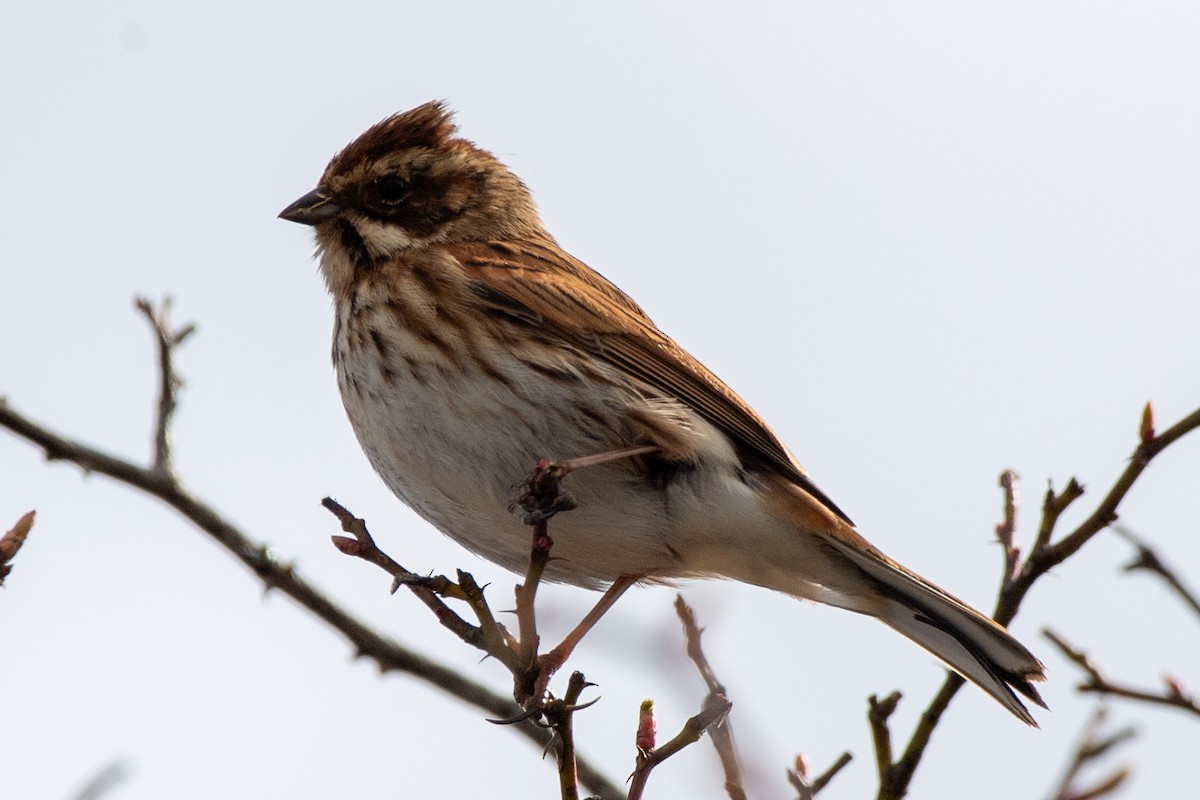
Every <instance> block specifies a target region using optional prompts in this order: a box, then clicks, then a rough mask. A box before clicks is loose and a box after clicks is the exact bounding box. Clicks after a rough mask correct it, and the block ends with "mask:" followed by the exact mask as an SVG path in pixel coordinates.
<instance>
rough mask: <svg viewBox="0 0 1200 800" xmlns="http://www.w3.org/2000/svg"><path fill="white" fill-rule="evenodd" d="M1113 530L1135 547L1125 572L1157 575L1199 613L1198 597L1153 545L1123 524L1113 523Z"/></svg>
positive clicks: (1199, 601)
mask: <svg viewBox="0 0 1200 800" xmlns="http://www.w3.org/2000/svg"><path fill="white" fill-rule="evenodd" d="M1113 530H1114V531H1116V532H1117V534H1118V535H1119V536H1120V537H1121V538H1123V539H1125V540H1126V541H1127V542H1129V543H1130V544H1132V545H1133V546H1134V547H1136V548H1137V556H1136V557H1135V558H1134V559H1133V561H1131V562H1129V563H1128V564H1126V565H1125V571H1126V572H1134V571H1135V570H1139V569H1141V570H1146V571H1147V572H1153V573H1154V574H1155V575H1158V576H1159V577H1160V578H1162V579H1163V580H1164V581H1166V582H1167V585H1168V586H1170V587H1171V588H1172V589H1173V590H1174V591H1175V593H1176V594H1178V595H1179V596H1180V597H1181V598H1183V602H1184V603H1186V604H1187V605H1188V607H1189V608H1191V609H1192V611H1195V612H1196V613H1197V614H1200V599H1197V597H1196V595H1195V593H1193V592H1192V591H1191V590H1190V589H1188V588H1187V587H1186V586H1184V584H1183V581H1182V580H1181V579H1180V577H1179V575H1178V574H1177V573H1176V572H1175V570H1173V569H1171V568H1170V567H1168V566H1167V564H1166V562H1165V561H1163V560H1162V558H1161V557H1159V555H1158V553H1157V552H1156V551H1155V550H1154V548H1153V547H1151V546H1150V545H1149V543H1147V542H1146V541H1145V540H1144V539H1141V538H1140V537H1138V536H1137V535H1136V534H1134V532H1133V531H1132V530H1130V529H1129V528H1128V527H1127V526H1125V525H1114V526H1113Z"/></svg>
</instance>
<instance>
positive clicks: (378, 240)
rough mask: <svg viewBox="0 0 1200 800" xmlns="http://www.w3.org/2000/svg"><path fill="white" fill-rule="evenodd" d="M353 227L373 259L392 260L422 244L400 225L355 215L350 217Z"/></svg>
mask: <svg viewBox="0 0 1200 800" xmlns="http://www.w3.org/2000/svg"><path fill="white" fill-rule="evenodd" d="M348 219H349V222H350V224H351V225H353V226H354V229H355V230H356V231H358V235H359V236H360V237H361V238H362V240H363V244H365V245H366V246H367V252H368V253H370V254H371V257H372V258H391V257H392V256H393V255H395V254H396V253H399V252H401V251H403V250H410V249H412V248H413V247H415V246H416V245H417V244H418V243H420V240H419V239H414V238H413V237H411V236H409V235H408V234H407V233H406V232H405V231H404V229H403V228H401V227H400V226H399V225H392V224H389V223H387V222H380V221H378V220H374V219H370V218H368V217H363V216H360V215H358V214H355V215H353V216H351V217H348Z"/></svg>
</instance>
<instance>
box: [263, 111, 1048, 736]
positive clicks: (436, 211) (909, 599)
mask: <svg viewBox="0 0 1200 800" xmlns="http://www.w3.org/2000/svg"><path fill="white" fill-rule="evenodd" d="M456 133H457V128H456V126H455V125H454V123H453V122H452V121H451V116H450V112H449V111H448V110H447V108H446V107H445V106H444V105H443V104H441V103H427V104H425V105H423V106H419V107H418V108H414V109H412V110H410V111H406V112H404V113H401V114H397V115H395V116H392V117H389V118H387V119H385V120H383V121H382V122H380V123H379V124H377V125H375V126H374V127H373V128H371V129H370V130H368V131H367V132H366V133H364V134H363V135H362V136H360V137H359V138H358V139H356V140H355V141H354V142H352V143H351V144H350V145H349V146H348V147H346V148H345V149H344V150H342V152H340V153H338V154H337V155H336V156H334V158H333V160H332V161H331V162H330V163H329V166H328V167H327V168H326V169H325V174H324V175H322V176H321V180H320V182H319V183H318V184H317V188H316V189H315V190H314V191H312V192H310V193H309V194H306V195H305V196H304V197H302V198H300V199H299V200H297V201H296V202H295V203H292V204H291V205H290V206H288V207H287V208H286V209H284V211H283V212H282V213H281V214H280V216H281V217H282V218H284V219H286V220H291V221H293V222H299V223H303V224H305V225H312V226H313V227H314V228H315V231H316V240H317V248H318V252H319V256H320V262H321V272H322V274H323V275H324V277H325V281H326V284H327V285H328V288H329V292H330V293H331V294H332V295H333V301H334V309H335V310H334V315H335V319H334V333H333V363H334V366H335V368H336V371H337V380H338V386H339V388H340V389H341V394H342V401H343V403H344V404H345V407H346V413H347V414H348V415H349V418H350V422H351V423H352V424H353V426H354V430H355V433H356V434H357V436H358V440H359V443H360V444H361V445H362V448H363V450H364V451H365V452H366V454H367V457H368V458H369V459H370V460H371V463H372V464H373V465H374V467H375V469H376V470H377V471H378V472H379V474H380V476H382V478H383V480H384V481H385V482H386V483H387V485H388V486H389V487H390V488H391V489H392V491H393V492H395V493H396V495H397V496H398V497H399V498H400V499H401V500H403V501H404V502H405V503H407V504H408V505H409V506H411V507H412V508H413V509H414V510H415V511H416V512H417V513H418V514H420V515H421V516H423V517H424V518H425V519H427V520H428V521H429V522H431V523H432V524H433V525H435V526H436V527H437V528H439V529H440V530H441V531H442V532H444V533H445V534H447V535H448V536H450V537H451V538H453V539H454V540H456V541H458V542H459V543H460V544H462V545H463V546H465V547H467V548H468V549H470V550H473V551H474V552H476V553H479V554H480V555H482V556H484V557H485V558H488V559H490V560H491V561H494V562H495V563H497V564H500V565H501V566H504V567H507V568H508V569H511V570H514V571H520V570H522V569H523V568H524V566H525V564H526V562H527V560H528V554H529V533H528V529H527V528H526V527H525V525H524V524H523V523H522V522H521V521H520V520H518V519H517V518H516V517H514V516H513V515H511V514H510V513H509V512H508V510H507V508H508V506H509V503H510V499H511V496H512V493H513V490H514V487H516V486H517V485H519V484H521V483H522V482H523V480H524V479H525V478H526V477H527V475H528V473H529V471H530V469H531V466H532V465H533V464H535V463H536V462H537V461H538V459H539V458H542V457H549V458H556V459H567V458H572V457H578V456H588V455H593V454H601V453H610V452H616V451H621V450H625V449H629V448H634V447H639V446H644V447H651V448H653V452H651V453H647V454H642V455H639V456H635V457H626V458H619V459H613V460H610V461H608V462H606V463H603V464H600V465H597V466H592V467H589V468H587V469H583V470H579V471H578V472H575V473H573V474H572V475H571V477H570V479H569V481H568V483H569V488H570V491H571V493H572V494H573V495H574V497H575V499H576V501H577V503H578V506H577V508H576V509H575V510H573V511H571V512H570V513H569V514H562V515H560V516H558V517H556V518H555V520H554V523H553V527H552V530H553V536H554V542H555V544H554V556H555V558H554V559H552V560H551V562H550V565H549V567H548V569H547V571H546V577H547V578H548V579H550V580H556V581H562V582H566V583H572V584H576V585H579V586H586V587H591V588H597V587H601V586H604V585H606V584H615V585H621V586H624V585H628V584H630V583H634V582H638V581H651V582H653V581H669V580H671V579H675V578H690V577H726V578H733V579H735V580H739V581H744V582H746V583H751V584H756V585H758V586H765V587H767V588H769V589H775V590H777V591H780V592H785V593H787V594H790V595H793V596H795V597H799V598H804V599H808V600H815V601H818V602H822V603H828V604H830V605H834V606H838V607H841V608H845V609H849V610H850V611H856V612H858V613H860V614H867V615H869V616H872V617H876V618H878V619H880V620H882V621H883V622H884V623H886V624H887V625H890V626H891V627H892V628H895V629H896V630H897V631H899V632H900V633H902V634H904V635H905V636H907V637H908V638H910V639H912V640H913V641H915V642H916V643H917V644H919V645H921V646H922V647H924V648H925V649H926V650H928V651H930V652H931V653H933V654H934V655H936V656H937V657H938V658H940V659H942V660H943V661H944V662H946V663H947V664H948V665H949V666H950V667H951V668H952V669H954V670H956V671H957V672H958V673H959V674H961V675H963V676H964V677H966V678H967V679H969V680H971V681H972V682H974V683H975V684H976V685H978V686H979V687H980V688H982V689H983V690H984V691H985V692H987V693H988V694H990V695H991V696H992V697H994V698H996V699H997V700H998V701H999V702H1000V703H1001V704H1002V705H1003V706H1004V707H1005V708H1007V709H1008V710H1009V711H1011V712H1012V713H1013V714H1015V715H1016V716H1017V717H1019V718H1020V719H1022V720H1024V721H1025V722H1027V723H1029V724H1034V722H1033V718H1032V717H1031V716H1030V714H1029V712H1028V711H1027V710H1026V708H1025V706H1024V705H1022V703H1021V701H1020V700H1019V699H1018V698H1017V696H1016V694H1015V693H1014V691H1013V690H1014V689H1015V690H1016V692H1020V693H1021V694H1023V695H1025V696H1026V697H1027V698H1029V699H1030V700H1032V701H1033V702H1035V703H1037V704H1039V705H1044V704H1043V703H1042V701H1041V698H1039V697H1038V694H1037V691H1036V689H1035V688H1034V687H1033V685H1032V683H1031V681H1037V680H1041V679H1042V678H1043V667H1042V664H1041V663H1040V662H1039V661H1038V660H1037V659H1036V658H1035V657H1034V656H1033V655H1032V654H1031V653H1030V652H1029V651H1028V650H1027V649H1025V647H1024V646H1022V645H1021V644H1020V643H1019V642H1018V641H1017V640H1016V639H1014V638H1013V637H1012V636H1011V635H1009V633H1008V632H1007V631H1006V630H1005V629H1004V628H1002V627H1001V626H1000V625H997V624H996V623H995V622H993V621H992V620H990V619H988V618H987V617H985V616H984V615H982V614H980V613H979V612H977V611H975V610H974V609H972V608H971V607H969V606H967V605H966V604H965V603H963V602H962V601H960V600H958V599H956V598H955V597H953V596H952V595H950V594H948V593H947V592H945V591H943V590H942V589H940V588H938V587H937V586H934V585H933V584H932V583H930V582H928V581H926V580H925V579H923V578H921V577H920V576H919V575H916V574H915V573H913V572H910V571H909V570H907V569H905V568H904V567H902V566H901V565H899V564H897V563H896V562H895V561H892V560H891V559H889V558H888V557H887V556H885V555H884V554H883V553H881V552H880V551H879V550H877V549H876V548H875V547H873V546H872V545H871V544H870V543H869V542H867V540H866V539H864V538H863V537H862V536H860V535H859V533H858V532H857V531H856V530H855V528H854V525H853V523H851V521H850V519H849V518H848V517H847V516H846V514H844V513H843V512H842V510H841V509H839V508H838V507H837V506H836V505H834V503H833V501H831V500H830V499H829V498H828V497H826V496H825V494H824V493H823V492H822V491H821V490H820V489H818V488H817V486H816V485H815V484H814V483H813V482H812V480H810V479H809V477H808V475H807V473H805V471H804V469H803V468H802V467H801V466H800V464H799V463H798V462H797V461H796V459H795V458H794V457H793V456H792V454H791V453H790V452H789V451H788V449H787V448H786V447H784V445H783V444H782V443H781V442H780V441H779V439H778V438H776V436H775V434H774V433H772V432H771V429H770V428H768V427H767V424H766V423H765V422H763V420H762V419H760V418H759V416H758V414H756V413H755V412H754V410H753V409H751V408H750V406H748V405H747V404H746V403H745V401H743V400H742V399H741V398H740V397H738V396H737V395H736V394H734V393H733V391H732V390H731V389H729V387H727V386H726V385H725V384H724V383H722V382H721V380H720V379H719V378H717V377H716V376H715V375H713V374H712V373H711V372H709V371H708V370H707V369H706V368H705V367H704V366H703V365H702V364H700V362H698V361H697V360H696V359H695V358H693V357H692V356H691V355H689V354H688V352H687V351H685V350H684V349H683V348H681V347H680V346H679V345H677V344H676V343H675V342H674V341H672V340H671V339H670V338H669V337H668V336H667V335H666V334H664V333H663V332H662V331H660V330H659V329H658V328H657V327H656V326H655V325H654V323H653V322H651V321H650V318H649V317H648V316H646V314H645V313H644V312H643V311H642V309H641V308H639V307H638V305H637V304H636V303H634V302H633V300H631V299H630V298H629V297H627V296H626V295H625V294H624V293H623V292H622V291H621V290H620V289H618V288H617V287H616V286H613V285H612V284H611V283H609V282H608V281H607V280H605V279H604V278H603V277H601V276H600V275H599V274H598V273H596V272H594V271H593V270H591V269H590V268H589V267H587V266H586V265H585V264H583V263H582V262H580V261H578V260H576V259H574V258H572V257H571V256H570V255H569V254H568V253H566V252H565V251H564V250H563V249H562V248H561V247H559V245H558V243H557V242H556V241H555V240H554V237H552V236H551V235H550V234H549V233H547V232H546V229H545V228H544V227H543V226H542V221H541V219H540V218H539V217H538V213H537V210H536V208H535V207H534V204H533V200H532V198H531V197H530V193H529V190H528V189H526V187H525V185H524V184H523V183H522V182H521V180H520V179H519V178H517V176H516V175H514V174H513V173H512V172H510V171H509V170H508V169H507V168H506V167H505V166H504V165H503V164H501V163H500V162H499V161H498V160H497V159H496V158H495V157H494V156H493V155H492V154H491V153H488V152H486V151H484V150H481V149H479V148H478V147H476V146H475V145H474V144H472V143H471V142H468V141H466V140H465V139H462V138H458V137H457V136H456Z"/></svg>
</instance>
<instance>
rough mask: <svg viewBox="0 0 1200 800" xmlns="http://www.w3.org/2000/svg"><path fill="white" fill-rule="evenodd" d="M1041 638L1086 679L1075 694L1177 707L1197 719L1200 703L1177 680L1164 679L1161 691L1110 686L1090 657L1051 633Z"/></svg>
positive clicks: (1114, 684) (1199, 713)
mask: <svg viewBox="0 0 1200 800" xmlns="http://www.w3.org/2000/svg"><path fill="white" fill-rule="evenodd" d="M1042 635H1044V636H1045V637H1046V638H1047V639H1049V640H1050V641H1051V642H1053V643H1054V646H1055V647H1057V648H1058V649H1059V651H1060V652H1062V654H1063V655H1064V656H1066V658H1067V659H1068V660H1069V661H1071V662H1072V663H1073V664H1075V665H1076V666H1078V667H1079V668H1080V669H1081V670H1083V672H1084V674H1085V675H1086V676H1087V680H1085V681H1084V682H1083V683H1081V684H1079V685H1078V686H1076V687H1075V689H1076V691H1079V692H1087V693H1092V694H1099V695H1108V696H1110V697H1123V698H1125V699H1127V700H1138V701H1141V702H1143V703H1151V704H1154V705H1161V706H1167V707H1168V708H1178V709H1180V710H1181V711H1187V712H1189V713H1192V714H1195V715H1196V716H1200V701H1197V699H1196V698H1195V697H1194V696H1193V695H1191V694H1190V693H1188V692H1187V691H1186V690H1185V689H1184V688H1183V685H1182V684H1181V683H1180V682H1179V681H1178V680H1176V679H1174V678H1171V677H1167V678H1165V679H1164V681H1163V682H1164V683H1165V684H1166V688H1165V689H1164V690H1163V691H1161V692H1152V691H1147V690H1145V689H1137V688H1134V687H1131V686H1125V685H1122V684H1119V683H1114V682H1113V681H1111V680H1109V679H1108V678H1106V677H1105V676H1104V674H1103V673H1102V672H1100V668H1099V667H1097V666H1096V663H1095V662H1094V661H1093V660H1092V658H1091V656H1089V655H1088V654H1087V653H1085V652H1084V651H1083V650H1080V649H1079V648H1077V647H1075V646H1073V645H1071V644H1070V643H1068V642H1067V641H1066V640H1065V639H1063V638H1062V637H1061V636H1059V635H1058V634H1057V633H1055V632H1054V631H1051V630H1048V629H1047V630H1043V631H1042Z"/></svg>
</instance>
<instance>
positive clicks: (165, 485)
mask: <svg viewBox="0 0 1200 800" xmlns="http://www.w3.org/2000/svg"><path fill="white" fill-rule="evenodd" d="M138 307H139V310H141V304H140V303H139V306H138ZM151 312H152V313H150V314H148V316H149V317H152V318H153V319H158V320H163V319H165V317H163V316H162V314H161V312H157V311H153V309H152V308H151ZM143 313H146V312H143ZM155 330H156V334H157V333H158V325H157V324H156V326H155ZM162 330H163V331H164V332H167V331H168V329H167V327H166V326H165V324H164V325H163V326H162ZM189 332H190V330H189V328H188V327H185V328H183V329H181V330H180V331H176V332H175V333H174V334H169V333H168V335H164V336H160V338H159V341H160V343H161V344H163V346H164V347H165V348H166V351H167V352H166V354H165V355H164V354H163V353H162V352H161V351H160V359H159V367H160V370H163V369H164V368H166V370H167V371H166V372H163V373H162V374H160V376H159V377H160V389H161V388H162V387H169V392H168V393H167V394H168V395H169V398H170V399H169V402H167V401H164V399H163V396H162V395H161V394H160V398H159V413H158V418H157V421H156V425H155V436H154V439H155V456H154V458H153V461H152V464H151V466H149V467H144V466H140V465H137V464H134V463H132V462H130V461H128V460H126V459H123V458H120V457H117V456H114V455H111V454H108V453H105V452H103V451H101V450H99V449H97V448H93V447H89V446H87V445H84V444H82V443H80V442H78V441H76V440H74V439H70V438H67V437H64V436H62V435H60V434H58V433H55V432H53V431H51V430H49V429H48V428H46V427H45V426H43V425H41V424H39V423H37V422H35V421H34V420H32V419H31V418H30V417H28V416H26V415H24V414H22V413H20V412H18V411H16V410H15V409H14V408H12V406H11V405H9V404H8V402H7V400H5V399H3V398H0V427H3V428H6V429H8V430H9V431H12V432H13V433H14V434H16V435H17V436H19V437H21V438H23V439H25V440H27V441H29V442H31V443H32V444H34V445H35V446H37V447H39V448H40V449H41V450H42V451H43V452H44V453H45V456H46V459H47V460H49V461H66V462H69V463H72V464H74V465H76V466H78V467H79V468H81V469H82V470H84V471H85V472H94V473H99V474H101V475H105V476H107V477H110V478H112V479H114V480H116V481H118V482H120V483H124V484H126V485H128V486H131V487H133V488H135V489H138V490H139V491H142V492H144V493H146V494H149V495H152V496H154V497H157V498H158V499H159V500H161V501H162V502H163V503H165V504H167V505H168V506H170V507H172V508H174V509H175V510H176V511H178V512H179V513H180V514H182V515H183V516H184V517H185V518H186V519H188V520H189V521H190V522H192V523H193V524H194V525H196V527H198V528H199V529H200V530H202V531H204V532H205V533H206V534H208V535H209V536H210V537H212V538H213V539H214V540H215V541H217V542H218V543H219V544H220V545H221V546H223V547H224V548H225V549H227V550H228V551H229V552H230V553H232V554H233V555H234V557H235V558H237V559H238V560H239V561H241V562H242V563H243V564H245V565H246V566H247V567H248V568H249V569H250V570H251V571H252V572H253V573H254V574H255V575H257V576H258V578H259V579H260V580H262V581H263V583H264V584H265V585H266V586H267V587H268V588H270V589H277V590H279V591H280V592H282V593H284V594H286V595H287V596H288V597H291V598H292V599H293V600H295V601H296V602H297V603H298V604H299V605H300V606H302V607H303V608H305V609H306V610H308V611H309V612H311V613H312V614H313V615H314V616H316V617H318V618H319V619H321V620H322V621H324V622H325V623H326V624H328V625H329V626H330V627H332V628H333V629H335V630H336V631H338V632H339V633H341V634H342V635H343V636H344V637H345V638H346V639H347V640H348V641H349V642H350V643H351V645H352V646H353V647H354V649H355V652H356V653H357V654H358V655H359V656H360V657H367V658H370V659H372V660H374V661H375V662H376V663H377V664H378V665H379V668H380V669H381V670H383V671H398V672H405V673H408V674H410V675H413V676H414V677H417V678H419V679H421V680H423V681H425V682H427V683H429V684H431V685H433V686H436V687H438V688H439V689H442V690H443V691H445V692H447V693H448V694H450V695H452V696H453V697H456V698H458V699H459V700H462V701H463V702H466V703H469V704H471V705H473V706H475V707H477V708H480V709H482V710H484V711H485V712H487V713H489V714H491V715H493V716H497V717H505V716H510V715H512V714H513V713H514V711H515V706H514V705H513V704H512V702H511V701H509V700H506V699H504V698H503V697H501V696H500V695H498V694H495V693H494V692H492V691H490V690H489V689H487V688H485V687H484V686H482V685H480V684H478V683H476V682H474V681H472V680H470V679H469V678H467V677H465V676H463V675H462V674H460V673H458V672H457V671H455V670H453V669H451V668H449V667H447V666H445V665H443V664H440V663H438V662H436V661H434V660H432V659H430V658H428V657H427V656H424V655H421V654H420V653H418V652H415V651H413V650H410V649H408V648H406V647H404V646H402V645H400V644H399V643H397V642H395V641H393V640H391V639H388V638H385V637H383V636H381V635H380V634H378V633H376V632H375V631H374V630H372V629H371V628H370V627H369V626H367V625H366V624H365V623H363V622H362V621H360V620H359V619H358V618H356V617H355V616H353V615H352V614H350V613H349V612H348V611H346V610H345V609H343V608H342V607H341V606H339V605H338V604H336V603H335V602H334V601H332V600H331V599H329V598H328V597H326V596H325V595H324V594H323V593H322V592H320V591H319V590H318V589H316V588H315V587H314V586H313V585H312V584H310V583H309V582H308V581H306V580H305V579H303V578H301V577H300V576H299V575H298V574H297V573H296V571H295V569H294V568H293V567H292V566H291V565H290V564H287V563H284V562H280V561H278V560H277V559H276V558H275V557H274V556H272V555H271V552H270V550H269V549H268V548H267V547H266V546H265V545H262V544H259V543H257V542H254V541H253V540H251V539H250V538H249V537H248V536H247V535H246V534H245V533H243V532H242V531H241V530H240V529H239V528H238V527H237V526H235V525H234V524H233V523H232V522H229V521H228V520H226V519H225V518H224V517H223V516H221V515H220V514H219V513H218V512H217V511H216V510H214V509H213V508H212V507H211V506H209V505H207V504H206V503H204V502H203V501H201V500H200V499H199V498H197V497H195V496H194V495H193V494H191V492H189V491H188V490H187V489H185V488H184V487H183V485H182V484H181V483H180V482H179V481H178V479H177V478H176V477H175V476H174V474H173V471H172V470H171V463H172V462H171V451H170V422H171V417H172V414H173V412H174V410H175V399H174V393H175V391H176V389H177V388H178V384H177V383H175V382H174V381H175V380H177V377H176V376H175V375H174V369H173V367H172V366H171V364H172V361H171V359H172V355H173V350H174V348H175V347H177V346H178V345H179V344H180V343H181V342H182V341H183V339H184V338H186V336H187V334H188V333H189ZM518 729H519V730H520V731H521V733H522V734H523V735H525V736H526V737H528V738H530V739H532V740H534V741H536V742H537V743H538V744H540V745H544V744H545V742H546V733H545V731H544V730H543V729H541V728H539V727H537V726H536V725H534V724H533V723H531V722H526V723H524V724H521V725H519V726H518ZM577 763H578V767H579V776H580V780H581V781H582V782H583V783H584V784H585V785H586V786H588V787H590V789H591V790H592V791H594V792H596V793H597V794H600V795H602V796H605V797H616V796H618V795H619V793H620V789H619V788H617V787H616V786H615V785H614V784H613V783H612V782H611V781H609V780H608V779H607V778H605V777H604V776H603V775H602V774H601V773H600V772H599V770H597V769H595V768H594V767H592V766H591V765H590V764H588V763H587V762H586V761H583V760H581V759H577Z"/></svg>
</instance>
